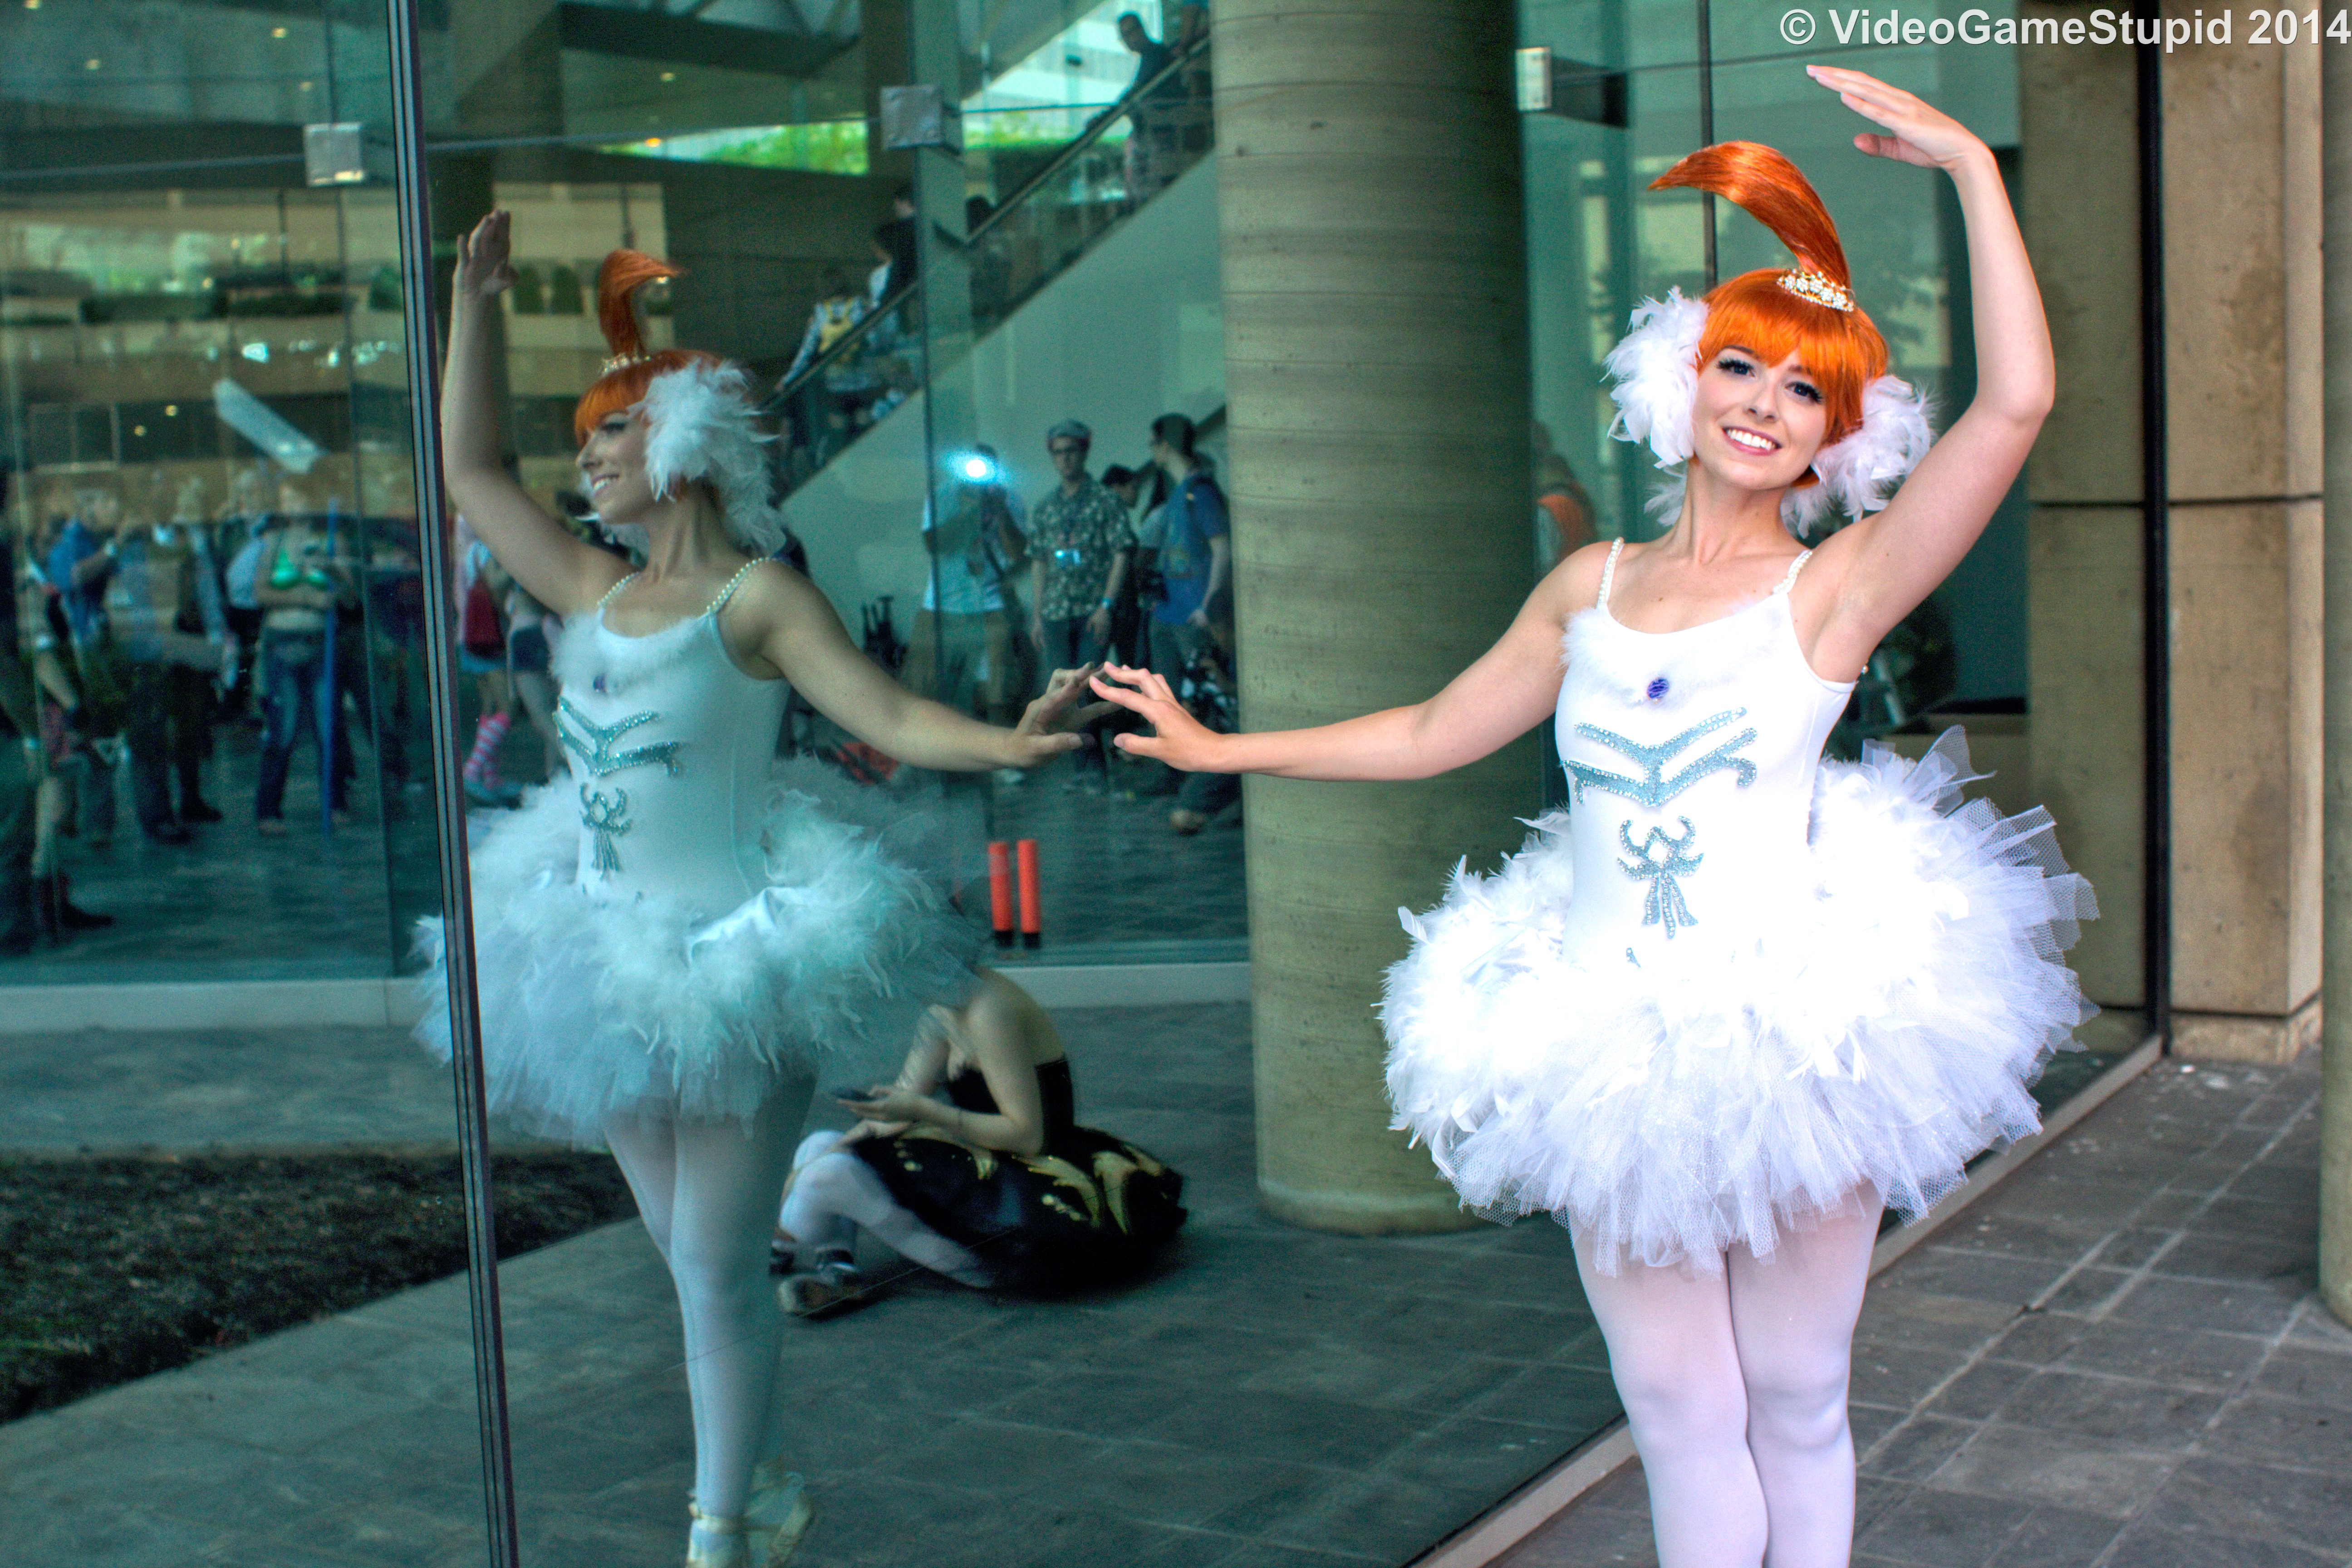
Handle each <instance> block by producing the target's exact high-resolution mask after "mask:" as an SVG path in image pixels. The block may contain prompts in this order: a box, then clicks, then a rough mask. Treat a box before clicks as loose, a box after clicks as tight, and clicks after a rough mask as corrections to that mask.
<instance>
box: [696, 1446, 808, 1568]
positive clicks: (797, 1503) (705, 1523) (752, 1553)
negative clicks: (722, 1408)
mask: <svg viewBox="0 0 2352 1568" xmlns="http://www.w3.org/2000/svg"><path fill="white" fill-rule="evenodd" d="M686 1511H687V1515H688V1518H690V1519H692V1520H693V1521H694V1529H693V1531H692V1533H690V1534H688V1537H687V1545H686V1568H782V1565H783V1564H784V1563H789V1562H791V1561H792V1559H793V1554H794V1553H795V1552H798V1551H799V1550H800V1546H801V1542H802V1541H803V1539H804V1538H805V1537H806V1536H807V1534H808V1532H809V1526H810V1525H812V1524H814V1523H815V1522H816V1505H815V1504H814V1503H813V1502H811V1501H810V1500H809V1495H808V1486H807V1483H806V1482H804V1481H803V1480H802V1479H801V1478H800V1477H799V1476H798V1475H797V1474H795V1473H793V1471H790V1470H787V1469H784V1468H783V1467H782V1465H780V1464H777V1463H776V1462H775V1461H773V1460H771V1461H769V1462H768V1463H766V1464H763V1465H761V1466H759V1467H757V1468H756V1469H753V1470H752V1472H751V1501H750V1502H748V1503H747V1504H745V1505H744V1509H743V1511H742V1512H741V1513H740V1514H736V1515H733V1516H731V1517H730V1516H721V1515H718V1514H709V1513H705V1512H703V1511H702V1509H701V1506H700V1505H699V1504H698V1503H695V1502H691V1501H689V1502H688V1504H687V1505H686Z"/></svg>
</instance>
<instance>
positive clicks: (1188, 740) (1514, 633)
mask: <svg viewBox="0 0 2352 1568" xmlns="http://www.w3.org/2000/svg"><path fill="white" fill-rule="evenodd" d="M1604 553H1605V552H1604V551H1602V550H1601V549H1599V547H1595V548H1593V549H1585V550H1580V551H1578V552H1577V553H1576V554H1575V555H1573V556H1571V557H1570V558H1569V559H1567V560H1566V561H1564V562H1562V563H1561V564H1560V565H1559V567H1558V568H1556V569H1555V570H1553V571H1552V572H1551V573H1550V574H1549V576H1547V577H1546V578H1545V579H1544V580H1543V581H1541V582H1539V583H1538V584H1537V585H1536V591H1535V592H1534V593H1533V594H1531V595H1529V596H1528V601H1527V603H1525V604H1524V605H1522V606H1520V609H1519V613H1518V616H1517V619H1515V620H1514V621H1513V622H1511V626H1510V630H1508V631H1507V632H1504V633H1503V635H1502V638H1501V639H1500V640H1499V641H1498V642H1496V644H1495V645H1494V646H1493V647H1491V648H1489V649H1487V650H1486V653H1484V654H1482V655H1480V657H1479V659H1478V661H1477V663H1475V664H1472V665H1471V666H1470V667H1469V668H1468V669H1466V670H1465V671H1463V672H1462V673H1461V674H1458V675H1456V676H1454V679H1453V680H1452V681H1450V682H1448V683H1447V684H1446V685H1445V689H1444V690H1443V691H1441V692H1439V693H1438V694H1437V695H1435V696H1433V697H1431V698H1430V699H1429V700H1428V701H1426V702H1422V703H1415V704H1414V705H1412V706H1411V707H1394V708H1388V709H1385V710H1383V711H1381V712H1380V713H1372V714H1366V715H1365V716H1362V717H1361V718H1350V719H1343V720H1341V721H1340V722H1339V723H1338V724H1327V725H1322V726H1319V727H1316V728H1314V729H1286V730H1272V731H1265V732H1261V733H1258V734H1255V735H1214V734H1212V733H1210V732H1209V731H1208V730H1207V729H1206V728H1204V727H1202V726H1201V725H1200V724H1199V723H1197V722H1196V721H1194V720H1193V718H1192V716H1191V715H1189V714H1187V713H1186V712H1185V711H1184V709H1183V707H1182V706H1181V704H1179V703H1178V702H1177V701H1176V700H1175V697H1174V695H1173V694H1171V692H1170V691H1169V689H1168V683H1167V682H1166V681H1165V680H1162V679H1161V678H1160V676H1158V675H1155V674H1150V672H1149V671H1145V670H1129V669H1123V668H1119V669H1113V670H1111V671H1108V672H1107V674H1111V675H1115V676H1117V678H1118V680H1119V681H1122V682H1125V683H1128V684H1127V685H1112V684H1111V683H1110V682H1109V681H1108V680H1106V679H1104V678H1103V677H1101V676H1097V678H1096V680H1095V682H1094V688H1095V691H1096V692H1097V695H1101V696H1104V697H1106V698H1108V699H1109V700H1110V701H1112V702H1115V703H1117V704H1118V705H1119V706H1121V707H1124V708H1128V709H1130V710H1132V711H1133V712H1136V713H1139V714H1141V715H1143V716H1144V717H1146V718H1148V719H1150V721H1151V724H1152V727H1153V729H1154V730H1155V731H1156V732H1157V733H1156V734H1155V735H1154V736H1152V737H1140V736H1132V735H1123V736H1120V737H1118V746H1119V747H1120V749H1122V750H1125V751H1130V752H1133V753H1135V754H1137V755H1139V756H1143V757H1156V758H1160V759H1161V760H1163V761H1165V762H1167V763H1168V764H1169V765H1170V766H1171V767H1174V768H1181V769H1182V770H1184V771H1186V772H1188V773H1269V774H1273V775H1275V776H1276V777H1277V778H1283V779H1429V778H1433V777H1435V776H1436V775H1438V774H1440V773H1445V772H1450V771H1451V770H1453V769H1454V768H1460V767H1463V766H1465V765H1466V764H1468V763H1472V762H1475V761H1476V760H1478V758H1482V757H1485V756H1487V755H1489V754H1491V753H1493V752H1496V751H1498V750H1500V749H1501V748H1502V747H1505V746H1507V745H1509V744H1510V743H1511V742H1512V741H1514V740H1516V739H1517V738H1518V737H1520V736H1522V735H1525V734H1526V733H1527V732H1528V730H1530V729H1532V728H1534V727H1536V725H1538V723H1540V722H1541V721H1542V720H1543V718H1544V716H1545V715H1547V714H1549V713H1550V712H1551V711H1552V708H1553V706H1555V704H1556V703H1557V702H1558V701H1559V674H1560V653H1559V640H1560V636H1561V634H1562V632H1564V630H1565V629H1566V627H1567V624H1568V617H1569V616H1570V613H1572V612H1573V611H1574V610H1575V609H1579V608H1581V607H1583V606H1584V605H1587V604H1590V603H1591V601H1592V597H1593V593H1594V591H1595V590H1596V589H1597V588H1598V586H1599V583H1600V575H1601V556H1602V555H1603V554H1604Z"/></svg>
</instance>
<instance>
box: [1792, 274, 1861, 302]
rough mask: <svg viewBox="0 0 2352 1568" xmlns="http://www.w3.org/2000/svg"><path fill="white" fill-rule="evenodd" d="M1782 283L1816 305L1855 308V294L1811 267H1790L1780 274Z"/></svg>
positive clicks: (1795, 293)
mask: <svg viewBox="0 0 2352 1568" xmlns="http://www.w3.org/2000/svg"><path fill="white" fill-rule="evenodd" d="M1780 287H1783V288H1785V289H1787V290H1788V291H1789V292H1790V293H1791V294H1793V295H1795V296H1796V297H1797V298H1800V299H1810V300H1811V301H1812V302H1813V303H1814V304H1816V305H1826V306H1828V307H1829V308H1831V309H1832V310H1852V309H1853V295H1851V294H1849V293H1847V292H1846V291H1845V290H1844V289H1843V288H1842V287H1839V286H1838V285H1837V284H1835V283H1832V282H1831V281H1830V280H1829V279H1828V278H1827V277H1822V275H1821V274H1820V273H1818V272H1815V271H1814V270H1813V269H1812V268H1811V267H1792V268H1790V270H1789V271H1787V272H1784V273H1782V274H1781V275H1780Z"/></svg>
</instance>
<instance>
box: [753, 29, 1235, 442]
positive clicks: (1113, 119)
mask: <svg viewBox="0 0 2352 1568" xmlns="http://www.w3.org/2000/svg"><path fill="white" fill-rule="evenodd" d="M1209 44H1210V38H1209V37H1202V38H1201V39H1200V40H1198V41H1197V42H1195V43H1194V44H1193V45H1192V47H1190V48H1187V49H1184V50H1182V51H1181V53H1178V54H1177V55H1175V56H1174V57H1172V58H1171V59H1170V60H1169V62H1168V64H1167V65H1165V66H1163V67H1162V68H1160V70H1158V71H1157V72H1155V73H1153V75H1152V76H1151V78H1150V79H1149V80H1147V81H1143V82H1139V83H1138V84H1137V85H1135V86H1134V87H1131V88H1129V89H1128V90H1127V91H1126V92H1124V93H1121V94H1120V95H1119V96H1118V99H1116V100H1115V101H1114V102H1113V103H1112V104H1111V105H1110V106H1109V107H1108V109H1106V110H1103V111H1102V112H1101V113H1100V114H1098V115H1097V116H1096V117H1095V119H1094V120H1093V121H1092V122H1091V123H1089V124H1088V125H1087V128H1086V130H1084V131H1081V132H1079V133H1078V134H1077V135H1076V136H1075V137H1073V138H1072V139H1071V140H1070V141H1068V142H1067V143H1066V144H1065V145H1064V146H1063V147H1062V149H1061V151H1060V152H1056V153H1055V154H1054V156H1053V157H1052V158H1051V159H1049V160H1047V162H1046V163H1045V166H1044V167H1043V168H1041V169H1039V170H1038V171H1037V172H1035V173H1034V174H1032V175H1030V176H1029V178H1027V179H1026V180H1024V181H1023V182H1022V183H1020V184H1019V185H1018V186H1016V187H1014V189H1013V193H1012V194H1011V195H1009V196H1007V197H1005V198H1004V200H1003V203H1002V204H1000V205H999V206H998V207H997V209H996V210H995V211H994V212H992V213H991V214H989V215H988V216H987V217H986V218H985V219H983V220H982V223H981V225H980V226H979V227H978V228H975V229H973V230H972V231H971V233H969V234H966V235H953V234H950V233H949V232H948V231H946V230H945V229H939V228H937V225H934V228H935V230H936V232H937V234H938V235H939V237H940V238H941V239H943V240H946V241H947V242H949V243H950V244H951V245H953V246H956V247H957V248H959V249H961V250H966V251H968V250H970V249H971V248H972V246H975V245H976V244H978V243H979V242H980V241H981V240H982V239H983V238H985V237H986V236H987V235H990V234H992V233H993V232H994V231H995V230H996V229H997V228H998V227H999V226H1000V225H1003V223H1004V222H1005V221H1006V220H1007V219H1008V218H1009V217H1010V216H1011V215H1012V214H1013V213H1014V212H1016V211H1018V210H1020V209H1022V208H1023V207H1024V206H1025V205H1026V204H1028V203H1029V202H1030V201H1031V200H1032V199H1033V198H1034V196H1035V195H1036V194H1037V193H1039V192H1040V191H1042V190H1043V189H1045V185H1046V183H1048V182H1049V181H1051V180H1053V179H1054V178H1055V176H1056V175H1058V174H1060V173H1062V172H1065V171H1066V170H1067V169H1068V168H1069V167H1070V165H1071V164H1072V163H1074V162H1076V161H1077V159H1078V158H1079V157H1080V156H1081V155H1082V154H1084V153H1085V152H1087V149H1089V148H1091V147H1093V146H1094V145H1095V144H1096V143H1097V142H1098V141H1101V140H1102V139H1103V137H1104V136H1106V135H1107V134H1108V132H1109V131H1110V128H1111V127H1112V126H1113V125H1115V124H1117V123H1118V120H1120V118H1121V117H1122V116H1123V115H1125V114H1126V113H1127V112H1128V110H1129V108H1130V106H1132V105H1134V104H1135V103H1137V102H1138V101H1139V100H1141V99H1144V98H1146V97H1147V96H1149V95H1150V93H1152V92H1153V91H1155V90H1157V89H1159V88H1160V86H1161V85H1162V84H1164V83H1166V82H1168V81H1170V80H1171V79H1173V78H1175V77H1177V76H1178V75H1180V74H1181V72H1182V71H1183V70H1184V68H1186V67H1187V66H1190V65H1192V63H1193V62H1194V61H1195V60H1198V59H1199V58H1201V57H1202V56H1204V55H1206V54H1207V53H1208V51H1209ZM1138 205H1139V206H1140V205H1141V204H1140V203H1139V204H1138ZM1057 270H1058V269H1057ZM1044 282H1045V279H1043V278H1041V279H1039V280H1038V284H1037V287H1043V285H1044ZM921 287H922V282H921V280H920V279H919V278H918V279H917V280H916V281H914V282H912V283H909V284H908V285H907V286H906V287H903V288H900V289H898V291H897V292H896V293H894V294H891V295H890V296H889V297H888V298H885V299H883V300H881V301H880V302H879V303H877V304H876V305H875V306H874V307H873V308H871V309H869V310H867V311H866V314H865V315H864V316H862V317H860V318H859V319H858V320H857V322H856V325H855V326H853V327H851V328H849V329H847V330H846V331H845V332H843V333H842V335H841V336H840V337H839V338H838V339H836V340H835V341H834V343H833V346H832V347H830V348H828V349H826V350H824V352H823V353H821V354H819V355H818V356H817V357H816V358H815V359H814V360H812V361H809V363H808V366H807V368H806V369H804V370H803V371H801V373H800V374H798V375H796V376H788V377H786V378H783V379H782V380H780V381H778V382H777V383H776V390H775V391H774V392H772V393H770V394H769V395H768V398H767V400H766V401H765V402H763V403H761V413H765V414H768V415H770V416H773V415H774V414H776V413H779V412H781V411H782V409H783V408H784V407H785V406H786V405H787V404H789V403H790V402H792V401H793V398H795V397H797V396H799V395H800V393H801V392H803V391H805V390H807V389H808V388H811V387H813V386H815V385H817V384H818V383H819V379H820V378H821V377H822V376H823V375H824V372H825V371H827V370H829V369H832V368H835V367H836V366H838V365H839V364H840V363H841V362H842V361H844V360H845V359H847V358H849V357H850V356H851V355H853V354H854V353H856V351H857V350H859V349H860V348H861V347H862V346H864V345H865V344H866V341H867V340H868V339H869V338H871V337H872V335H873V334H874V332H875V331H876V330H877V329H879V327H880V326H881V324H882V323H883V322H885V321H887V320H890V319H893V318H894V317H895V316H896V314H897V312H898V308H899V307H900V306H902V305H905V304H906V303H908V301H909V300H911V299H913V298H915V296H916V294H917V293H918V292H919V290H920V289H921ZM1030 292H1031V293H1034V292H1035V288H1034V287H1033V288H1032V289H1031V290H1030ZM1023 298H1024V299H1025V298H1027V295H1024V296H1023ZM1018 303H1019V301H1017V300H1008V301H1006V302H1005V307H1004V308H1005V309H1006V310H1007V311H1009V310H1010V309H1011V308H1013V306H1014V305H1015V304H1018Z"/></svg>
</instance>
